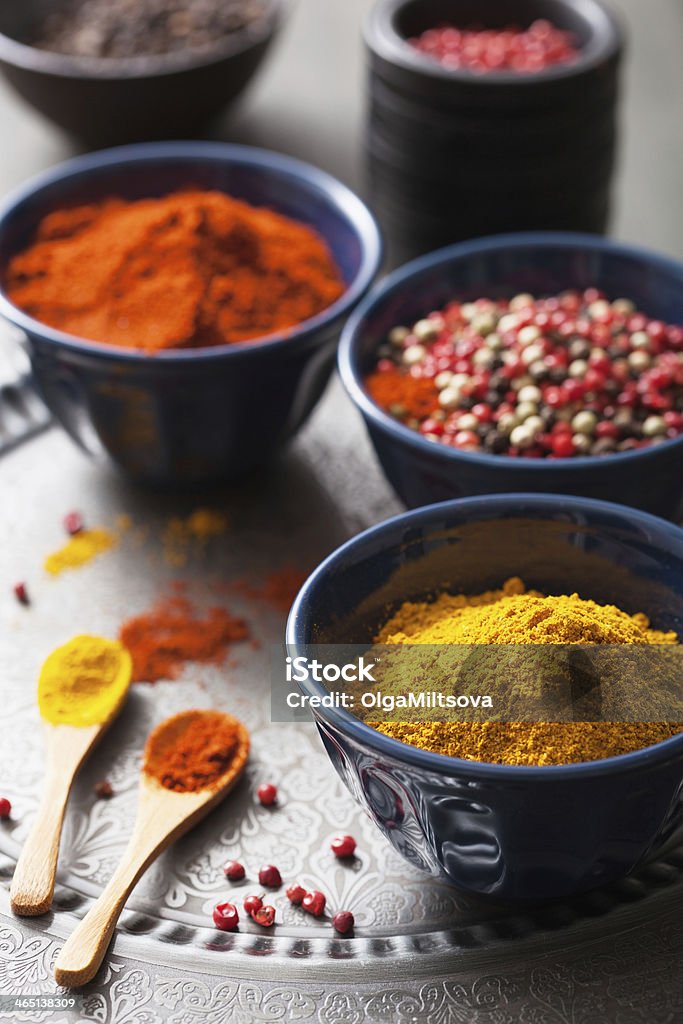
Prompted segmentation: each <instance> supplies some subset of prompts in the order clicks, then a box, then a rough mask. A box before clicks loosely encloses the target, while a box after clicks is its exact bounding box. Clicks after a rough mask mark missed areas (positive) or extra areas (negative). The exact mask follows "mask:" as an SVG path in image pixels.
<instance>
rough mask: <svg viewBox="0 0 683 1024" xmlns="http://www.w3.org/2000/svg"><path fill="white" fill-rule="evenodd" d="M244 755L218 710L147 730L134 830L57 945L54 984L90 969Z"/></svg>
mask: <svg viewBox="0 0 683 1024" xmlns="http://www.w3.org/2000/svg"><path fill="white" fill-rule="evenodd" d="M248 756H249V732H248V731H247V729H246V727H245V726H244V725H242V723H241V722H240V721H238V719H236V718H233V717H232V715H227V714H224V713H223V712H221V711H181V712H180V714H178V715H174V716H173V717H172V718H168V719H166V721H165V722H162V723H161V725H158V726H157V727H156V729H154V730H153V732H152V733H150V736H149V738H148V740H147V744H146V746H145V753H144V758H143V764H142V773H141V776H140V793H139V798H138V812H137V818H136V821H135V826H134V829H133V835H132V836H131V839H130V842H129V843H128V846H127V848H126V850H125V852H124V854H123V857H122V858H121V861H120V863H119V866H118V867H117V869H116V871H115V872H114V874H113V876H112V878H111V879H110V881H109V884H108V885H107V887H106V888H105V890H104V892H103V893H102V895H101V896H100V897H99V898H98V899H97V901H96V902H95V903H94V904H93V906H92V907H91V908H90V910H89V911H88V913H87V914H86V916H85V917H84V918H83V920H82V921H81V922H80V924H79V925H78V926H77V928H76V930H75V931H74V932H73V933H72V934H71V935H70V936H69V938H68V939H67V941H66V943H65V945H64V947H63V948H62V951H61V953H60V954H59V956H58V958H57V963H56V965H55V979H56V981H57V984H58V985H63V986H65V987H67V988H75V987H78V986H80V985H85V984H86V983H87V982H88V981H90V980H91V979H92V978H93V977H94V976H95V974H96V973H97V971H98V970H99V967H100V965H101V963H102V961H103V959H104V955H105V953H106V951H107V948H108V946H109V943H110V942H111V939H112V936H113V934H114V928H115V927H116V922H117V921H118V919H119V915H120V914H121V911H122V910H123V906H124V904H125V902H126V900H127V899H128V896H129V895H130V893H131V891H132V890H133V888H134V886H135V885H136V883H137V882H138V880H139V879H140V877H141V876H142V875H143V874H144V872H145V871H146V870H147V868H148V867H149V866H150V864H152V862H153V861H154V860H155V859H156V858H157V857H158V856H159V854H160V853H161V852H162V851H163V850H165V849H166V847H167V846H169V845H170V844H171V843H172V842H174V840H176V839H178V838H179V837H180V836H182V835H184V834H185V832H187V831H188V830H189V829H190V828H192V826H193V825H195V824H196V823H197V822H198V821H199V820H200V819H201V818H203V817H204V815H205V814H207V813H208V812H209V811H210V810H211V809H212V808H213V807H215V806H216V804H217V803H218V802H219V801H220V800H222V799H223V798H224V797H225V796H227V794H228V793H229V792H230V790H231V789H232V788H233V786H234V785H235V783H236V782H237V781H238V779H239V778H240V776H241V775H242V772H243V771H244V768H245V765H246V763H247V758H248Z"/></svg>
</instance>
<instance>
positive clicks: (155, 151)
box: [0, 141, 384, 366]
mask: <svg viewBox="0 0 683 1024" xmlns="http://www.w3.org/2000/svg"><path fill="white" fill-rule="evenodd" d="M167 160H178V161H181V160H187V161H188V162H192V161H196V162H198V163H202V162H214V163H224V164H234V165H238V166H242V167H256V168H259V169H265V170H267V171H271V172H275V174H276V175H277V176H279V177H280V178H281V179H282V180H284V181H287V180H288V179H289V180H295V181H297V182H298V183H299V184H300V185H303V186H305V189H306V190H308V192H310V193H317V194H318V195H321V196H324V197H326V198H327V199H328V200H329V201H330V203H331V204H332V205H333V206H334V207H336V208H337V209H338V210H339V212H340V214H341V215H342V216H343V217H344V218H345V219H346V220H347V221H348V223H349V225H350V227H351V229H352V230H353V231H354V232H355V233H356V236H357V238H358V241H359V244H360V248H361V260H360V265H359V268H358V270H357V272H356V275H355V277H354V278H353V280H352V281H351V282H350V283H349V284H348V285H347V286H346V288H345V290H344V292H343V293H342V294H341V296H340V297H339V298H338V299H337V300H336V301H335V302H333V303H332V305H330V306H328V307H327V308H326V309H323V310H322V311H321V312H320V313H317V314H316V315H315V316H313V317H309V318H308V320H304V321H302V322H301V323H300V324H296V325H295V326H294V327H291V328H289V329H288V330H286V331H279V332H274V333H272V334H268V335H263V336H262V338H254V339H251V340H249V341H244V342H234V343H232V344H225V345H215V346H211V347H203V348H188V349H170V350H167V351H163V352H158V353H149V352H145V351H143V350H141V349H127V348H123V347H120V346H117V345H110V344H107V343H106V342H96V341H90V340H88V339H87V338H81V337H78V336H77V335H72V334H67V333H66V332H65V331H60V330H58V329H57V328H54V327H50V326H48V325H47V324H44V323H42V322H41V321H40V320H36V319H34V318H33V317H31V316H29V315H28V314H27V313H25V312H24V311H23V310H21V309H19V307H18V306H15V305H14V303H12V302H11V301H10V300H9V298H8V296H7V294H6V293H5V290H4V288H3V286H2V282H1V281H0V314H2V315H4V317H5V318H6V319H7V320H8V321H9V322H10V323H11V324H13V325H14V326H15V327H18V328H20V329H21V330H23V331H24V332H25V333H27V334H30V335H36V336H39V337H40V339H41V341H48V342H50V343H51V344H54V345H56V346H58V347H60V348H65V349H69V350H71V351H72V352H77V353H80V354H87V355H88V356H91V357H99V358H102V359H116V360H117V361H123V362H137V363H143V364H145V365H147V366H150V365H154V366H172V365H179V364H187V363H190V362H192V363H195V362H200V361H203V360H212V359H240V358H248V357H249V356H251V355H253V354H254V353H256V352H263V353H264V354H265V353H268V352H271V351H273V350H274V349H276V348H280V347H282V346H285V345H290V346H292V345H303V344H305V343H306V342H308V341H309V340H310V338H311V337H312V336H313V335H315V334H317V333H318V332H319V331H320V330H321V329H324V328H326V327H328V326H329V325H330V324H332V323H333V322H334V321H337V320H339V319H340V318H342V317H344V316H345V315H346V314H347V313H348V312H349V311H350V309H351V308H352V307H353V306H354V305H355V304H356V303H357V302H358V301H359V300H360V299H361V298H362V297H363V295H364V294H365V292H367V290H368V289H369V287H370V285H371V284H372V282H373V281H374V279H375V277H376V275H377V273H378V271H379V268H380V266H381V263H382V258H383V251H384V246H383V240H382V235H381V232H380V229H379V226H378V224H377V221H376V220H375V217H374V215H373V213H372V212H371V210H370V209H369V207H368V206H367V205H366V204H365V203H364V202H363V200H362V199H361V198H360V197H359V196H357V195H356V193H355V192H353V191H352V190H351V189H350V188H349V187H348V186H347V185H345V184H343V182H341V181H339V180H338V179H337V178H335V177H334V176H333V175H331V174H328V173H327V171H323V170H320V169H319V168H317V167H314V166H313V165H312V164H308V163H306V162H304V161H302V160H297V159H296V158H295V157H290V156H287V155H285V154H281V153H277V152H275V151H272V150H267V149H262V148H258V147H255V146H243V145H239V144H236V143H226V142H201V141H177V142H143V143H134V144H132V145H127V146H116V147H114V148H112V149H104V150H100V151H98V152H96V153H90V154H87V155H85V156H79V157H75V158H73V159H71V160H67V161H65V162H63V163H60V164H57V166H55V167H53V168H50V169H49V170H47V171H43V172H42V173H41V174H38V175H36V176H35V177H33V178H31V179H29V181H27V182H25V183H24V184H22V185H20V186H19V187H18V188H16V189H14V190H13V191H12V192H10V194H9V195H8V196H6V197H5V198H4V199H3V201H2V202H1V203H0V234H1V233H2V231H3V229H4V224H5V221H6V220H7V219H8V218H9V217H10V216H11V215H12V214H13V212H14V210H15V209H16V207H18V206H19V205H21V204H22V203H25V202H28V201H30V200H31V199H32V198H33V197H34V196H36V195H38V194H39V193H40V192H41V191H42V190H44V189H48V188H50V187H51V186H53V185H55V184H58V183H60V182H62V181H67V180H68V179H70V178H78V177H81V176H82V175H83V174H88V173H89V172H96V173H97V172H100V171H105V172H106V170H107V168H120V167H125V166H135V165H140V164H152V165H153V164H156V163H163V162H165V161H167ZM325 241H327V240H325ZM2 269H3V268H0V272H1V271H2Z"/></svg>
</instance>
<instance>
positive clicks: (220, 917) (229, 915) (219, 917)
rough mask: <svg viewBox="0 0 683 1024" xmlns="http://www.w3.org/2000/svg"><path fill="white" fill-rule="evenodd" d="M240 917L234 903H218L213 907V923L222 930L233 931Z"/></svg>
mask: <svg viewBox="0 0 683 1024" xmlns="http://www.w3.org/2000/svg"><path fill="white" fill-rule="evenodd" d="M239 921H240V917H239V914H238V913H237V907H236V906H235V904H234V903H217V904H216V906H215V907H214V908H213V923H214V924H215V925H216V928H220V930H221V931H222V932H232V931H234V930H235V928H237V925H238V924H239Z"/></svg>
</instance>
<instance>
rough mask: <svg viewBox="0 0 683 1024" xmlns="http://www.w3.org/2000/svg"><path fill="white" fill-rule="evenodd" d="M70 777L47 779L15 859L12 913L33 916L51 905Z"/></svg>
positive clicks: (59, 776) (11, 891)
mask: <svg viewBox="0 0 683 1024" xmlns="http://www.w3.org/2000/svg"><path fill="white" fill-rule="evenodd" d="M71 782H72V778H71V777H70V776H68V777H67V776H66V775H54V774H53V775H51V776H49V777H48V779H47V781H46V784H45V789H44V791H43V796H42V799H41V801H40V804H39V806H38V811H37V813H36V818H35V821H34V823H33V828H32V829H31V831H30V832H29V835H28V838H27V840H26V842H25V843H24V847H23V849H22V851H21V854H20V856H19V860H18V862H17V866H16V868H15V870H14V877H13V878H12V887H11V889H10V901H11V904H12V910H13V911H14V913H15V914H20V915H21V916H22V917H34V916H36V915H37V914H44V913H46V912H47V911H48V910H49V909H50V906H51V904H52V896H53V893H54V889H55V876H56V874H57V857H58V855H59V839H60V836H61V832H62V821H63V819H64V810H65V808H66V802H67V800H68V798H69V791H70V789H71Z"/></svg>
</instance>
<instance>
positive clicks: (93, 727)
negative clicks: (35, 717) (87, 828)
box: [10, 636, 132, 917]
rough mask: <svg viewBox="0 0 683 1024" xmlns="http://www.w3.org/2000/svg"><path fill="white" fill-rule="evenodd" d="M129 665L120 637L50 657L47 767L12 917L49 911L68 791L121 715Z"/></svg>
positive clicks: (71, 645) (74, 644) (88, 639)
mask: <svg viewBox="0 0 683 1024" xmlns="http://www.w3.org/2000/svg"><path fill="white" fill-rule="evenodd" d="M131 674H132V660H131V656H130V654H129V653H128V651H127V650H126V648H125V647H124V646H123V645H122V644H120V643H119V642H118V641H117V640H106V639H105V638H104V637H99V636H76V637H74V638H73V640H70V641H69V642H68V643H66V644H63V645H62V646H61V647H58V648H57V649H56V650H54V651H53V652H52V654H50V655H49V657H48V658H46V659H45V663H44V664H43V667H42V669H41V672H40V678H39V680H38V708H39V710H40V715H41V718H42V719H43V729H44V733H45V743H46V747H47V750H46V754H47V757H46V762H47V770H46V777H45V787H44V790H43V796H42V799H41V802H40V806H39V807H38V810H37V812H36V817H35V821H34V824H33V828H32V829H31V831H30V832H29V835H28V838H27V839H26V842H25V843H24V847H23V849H22V851H21V855H20V857H19V861H18V863H17V866H16V868H15V871H14V877H13V878H12V888H11V889H10V901H11V904H12V910H13V911H14V913H15V914H20V915H22V916H23V917H34V916H36V915H37V914H44V913H46V911H48V910H49V909H50V905H51V904H52V896H53V893H54V888H55V876H56V874H57V858H58V855H59V840H60V836H61V832H62V822H63V820H64V811H65V809H66V804H67V800H68V799H69V793H70V791H71V786H72V785H73V781H74V778H75V777H76V773H77V772H78V769H79V768H80V766H81V764H82V763H83V761H84V760H85V758H86V757H87V755H88V754H89V753H90V751H91V750H92V748H93V747H94V745H95V744H96V743H97V741H98V740H99V739H100V737H101V736H102V734H103V733H104V732H105V730H106V729H107V727H108V726H109V724H110V723H111V722H112V721H113V719H114V718H115V716H116V715H117V714H118V712H119V710H120V708H121V706H122V704H123V702H124V700H125V698H126V694H127V693H128V689H129V687H130V680H131Z"/></svg>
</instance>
